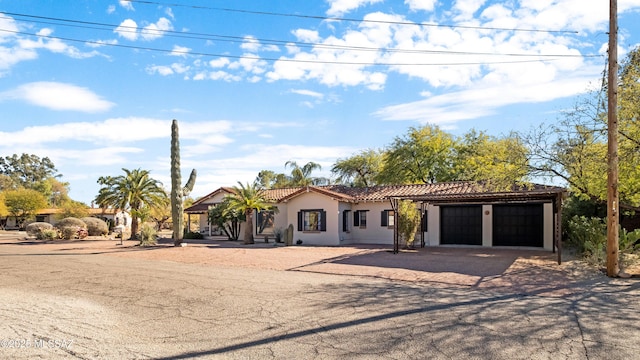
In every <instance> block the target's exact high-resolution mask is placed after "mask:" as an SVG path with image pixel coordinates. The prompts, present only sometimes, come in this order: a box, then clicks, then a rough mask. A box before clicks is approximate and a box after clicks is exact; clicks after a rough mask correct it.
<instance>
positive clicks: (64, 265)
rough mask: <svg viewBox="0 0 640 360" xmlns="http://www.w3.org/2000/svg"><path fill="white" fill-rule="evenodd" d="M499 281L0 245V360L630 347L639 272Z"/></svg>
mask: <svg viewBox="0 0 640 360" xmlns="http://www.w3.org/2000/svg"><path fill="white" fill-rule="evenodd" d="M564 287H565V288H564V289H561V290H564V291H560V292H558V291H557V290H558V289H555V288H554V289H538V290H536V291H535V292H517V291H513V292H509V291H498V290H491V289H479V288H470V287H467V286H453V285H446V284H432V283H428V282H421V283H412V282H398V281H390V280H384V279H377V278H374V277H362V276H340V275H330V274H319V273H310V272H304V271H276V270H262V269H249V268H224V267H217V266H210V265H209V266H203V265H195V264H184V263H175V262H170V261H157V260H155V261H152V260H143V259H136V258H121V257H116V256H111V255H104V254H102V255H101V254H96V255H89V254H77V255H70V254H63V255H55V254H53V253H38V252H34V253H26V252H25V251H23V250H22V249H20V251H16V250H15V248H14V247H0V358H7V359H8V358H12V359H33V358H47V359H57V358H78V359H94V358H95V359H98V358H100V359H103V358H111V359H146V358H154V359H190V358H203V359H271V358H273V359H375V358H384V359H554V360H555V359H640V311H639V310H640V301H639V300H640V296H639V295H640V283H638V282H637V281H636V280H618V279H614V280H610V279H606V278H602V277H598V278H590V279H585V280H584V281H578V282H573V283H569V284H566V286H564Z"/></svg>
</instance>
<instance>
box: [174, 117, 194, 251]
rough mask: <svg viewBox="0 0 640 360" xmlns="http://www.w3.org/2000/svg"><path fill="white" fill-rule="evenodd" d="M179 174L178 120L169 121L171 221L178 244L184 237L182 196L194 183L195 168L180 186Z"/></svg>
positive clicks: (185, 194) (175, 243)
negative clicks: (184, 183) (185, 182)
mask: <svg viewBox="0 0 640 360" xmlns="http://www.w3.org/2000/svg"><path fill="white" fill-rule="evenodd" d="M181 183H182V176H181V174H180V138H179V134H178V120H175V119H174V120H173V122H172V123H171V219H172V221H173V245H175V246H180V244H182V239H183V238H184V214H183V212H184V211H183V197H185V196H187V195H189V193H190V192H191V190H193V185H194V184H195V183H196V169H193V170H191V175H190V176H189V181H187V184H186V185H185V186H184V187H182V185H181Z"/></svg>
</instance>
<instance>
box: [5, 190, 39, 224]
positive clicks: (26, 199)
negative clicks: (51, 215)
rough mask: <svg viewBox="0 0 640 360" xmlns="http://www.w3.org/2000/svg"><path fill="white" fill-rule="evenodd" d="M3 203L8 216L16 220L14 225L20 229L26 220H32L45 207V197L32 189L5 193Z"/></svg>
mask: <svg viewBox="0 0 640 360" xmlns="http://www.w3.org/2000/svg"><path fill="white" fill-rule="evenodd" d="M4 203H5V205H6V207H7V210H8V211H9V215H11V216H13V217H15V218H16V225H18V226H19V227H22V225H23V223H24V222H25V221H26V220H27V219H30V218H33V217H34V216H35V215H36V214H37V213H38V211H39V210H42V209H44V208H46V207H47V200H46V199H45V197H44V196H43V195H42V194H41V193H39V192H37V191H35V190H32V189H17V190H9V191H5V192H4Z"/></svg>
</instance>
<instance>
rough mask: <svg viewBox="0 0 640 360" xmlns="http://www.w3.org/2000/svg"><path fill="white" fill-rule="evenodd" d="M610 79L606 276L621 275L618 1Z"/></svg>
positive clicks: (612, 17)
mask: <svg viewBox="0 0 640 360" xmlns="http://www.w3.org/2000/svg"><path fill="white" fill-rule="evenodd" d="M609 1H610V3H609V77H608V87H607V98H608V106H607V107H608V112H607V123H608V130H607V135H608V136H607V138H608V147H607V153H608V169H607V276H609V277H617V276H618V274H619V272H620V267H619V264H618V261H619V251H620V250H619V248H620V246H619V244H618V235H619V234H618V231H619V230H618V222H619V221H618V219H619V216H620V215H619V212H620V208H619V204H618V203H619V199H618V0H609Z"/></svg>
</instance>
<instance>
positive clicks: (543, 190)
mask: <svg viewBox="0 0 640 360" xmlns="http://www.w3.org/2000/svg"><path fill="white" fill-rule="evenodd" d="M222 190H224V191H226V192H228V193H233V191H234V190H233V188H220V189H218V190H216V191H214V192H212V193H211V194H209V195H206V196H204V197H202V198H201V199H199V200H198V201H196V202H195V203H193V205H192V206H191V207H189V208H187V209H185V212H196V211H200V212H204V211H206V208H205V207H208V205H207V204H202V206H205V207H203V208H200V207H198V206H199V203H200V202H202V201H204V200H205V199H207V198H210V197H211V196H214V195H215V194H218V193H219V192H220V191H222ZM565 191H566V190H565V189H564V188H562V187H556V186H548V185H539V184H528V185H514V186H513V187H512V188H511V190H504V189H502V190H496V189H495V188H492V187H491V186H490V185H488V184H486V183H484V182H476V181H454V182H442V183H435V184H409V185H379V186H372V187H367V188H357V187H351V186H347V185H324V186H305V187H293V188H283V189H268V190H265V195H266V198H267V200H268V201H270V202H274V203H278V202H284V201H287V200H290V199H292V198H294V197H296V196H299V195H302V194H304V193H306V192H315V193H318V194H323V195H326V196H330V197H332V198H335V199H338V200H340V201H345V202H361V201H387V200H389V199H390V198H404V199H412V200H416V201H437V200H474V199H478V200H479V199H493V198H495V199H511V198H519V199H528V198H551V197H553V196H556V195H557V194H561V193H564V192H565Z"/></svg>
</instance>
